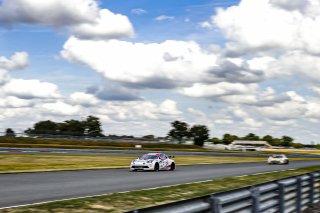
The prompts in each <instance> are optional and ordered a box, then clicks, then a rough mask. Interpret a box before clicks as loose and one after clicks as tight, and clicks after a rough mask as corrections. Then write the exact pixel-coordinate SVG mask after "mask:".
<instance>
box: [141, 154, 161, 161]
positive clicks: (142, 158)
mask: <svg viewBox="0 0 320 213" xmlns="http://www.w3.org/2000/svg"><path fill="white" fill-rule="evenodd" d="M157 157H158V156H156V155H142V156H141V157H140V158H139V159H140V160H150V159H156V158H157Z"/></svg>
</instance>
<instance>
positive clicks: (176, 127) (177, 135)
mask: <svg viewBox="0 0 320 213" xmlns="http://www.w3.org/2000/svg"><path fill="white" fill-rule="evenodd" d="M171 127H172V129H171V130H170V131H169V133H168V137H171V138H172V139H175V140H177V141H179V143H182V142H183V141H184V140H186V139H193V142H194V145H197V146H203V144H204V142H205V141H206V140H207V139H209V129H208V127H206V126H205V125H194V126H192V127H190V126H189V124H187V123H186V122H182V121H174V122H172V123H171Z"/></svg>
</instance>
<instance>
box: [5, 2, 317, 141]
mask: <svg viewBox="0 0 320 213" xmlns="http://www.w3.org/2000/svg"><path fill="white" fill-rule="evenodd" d="M319 32H320V1H319V0H241V1H239V0H175V1H172V0H130V1H128V0H100V1H96V0H68V1H66V0H46V1H43V0H0V128H1V129H0V131H4V130H5V129H6V128H13V129H14V130H15V131H17V132H21V131H23V130H25V129H26V128H28V127H32V125H33V124H34V123H35V122H37V121H40V120H47V119H50V120H54V121H64V120H67V119H84V118H85V117H86V116H88V115H95V116H98V117H99V118H100V119H101V121H102V123H103V129H104V133H105V134H132V135H136V136H142V135H147V134H154V135H156V136H165V135H166V133H167V132H168V130H169V129H170V122H172V121H174V120H182V121H186V122H188V123H189V124H204V125H207V126H208V127H209V128H210V130H211V136H212V137H221V135H222V134H224V133H231V134H236V135H240V136H241V135H246V134H248V133H250V132H252V133H255V134H258V135H266V134H270V135H273V136H277V137H280V136H282V135H289V136H292V137H294V138H295V139H296V141H297V142H303V143H310V142H311V141H315V142H320V140H319V136H320V134H319V133H318V132H319V127H320V125H319V122H320V98H319V97H320V71H319V69H320V37H319Z"/></svg>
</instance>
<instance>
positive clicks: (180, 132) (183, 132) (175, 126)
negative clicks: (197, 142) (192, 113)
mask: <svg viewBox="0 0 320 213" xmlns="http://www.w3.org/2000/svg"><path fill="white" fill-rule="evenodd" d="M171 126H172V129H171V130H170V131H169V133H168V136H170V137H172V138H173V139H176V140H178V141H179V143H181V142H182V140H183V139H185V138H188V137H189V131H188V128H189V125H188V124H187V123H185V122H182V121H174V122H172V123H171Z"/></svg>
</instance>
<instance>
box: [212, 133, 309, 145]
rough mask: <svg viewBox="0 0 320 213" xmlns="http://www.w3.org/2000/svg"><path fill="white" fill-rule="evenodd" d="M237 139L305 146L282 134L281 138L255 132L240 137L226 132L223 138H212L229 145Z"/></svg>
mask: <svg viewBox="0 0 320 213" xmlns="http://www.w3.org/2000/svg"><path fill="white" fill-rule="evenodd" d="M235 140H246V141H267V142H268V143H269V144H271V145H272V146H285V147H295V148H302V147H304V145H303V144H301V143H294V138H292V137H289V136H282V137H281V138H277V137H273V136H271V135H265V136H262V137H261V136H258V135H255V134H253V133H249V134H247V135H246V136H243V137H240V136H237V135H232V134H224V135H223V137H222V139H219V138H212V139H210V141H211V142H213V143H215V144H225V145H228V144H230V143H232V142H233V141H235Z"/></svg>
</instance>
